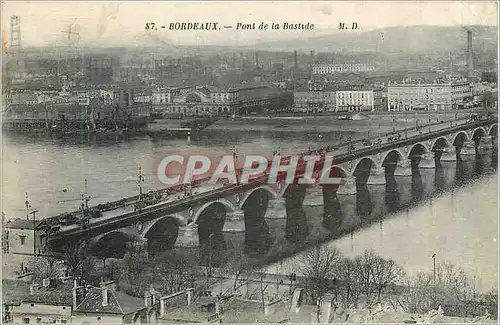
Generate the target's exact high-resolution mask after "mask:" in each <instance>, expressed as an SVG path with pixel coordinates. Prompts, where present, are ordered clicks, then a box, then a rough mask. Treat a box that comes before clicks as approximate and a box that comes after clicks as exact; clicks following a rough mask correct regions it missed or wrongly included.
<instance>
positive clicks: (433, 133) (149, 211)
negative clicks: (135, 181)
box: [49, 119, 497, 240]
mask: <svg viewBox="0 0 500 325" xmlns="http://www.w3.org/2000/svg"><path fill="white" fill-rule="evenodd" d="M496 122H497V120H496V119H481V120H476V121H468V120H465V119H464V120H457V121H453V126H451V127H450V126H449V125H450V124H449V123H450V121H446V122H445V123H434V124H430V125H429V124H427V125H424V126H420V127H418V128H417V127H414V128H412V129H407V130H398V131H397V132H396V133H390V134H385V135H379V134H374V137H377V138H379V139H381V140H382V143H381V144H379V145H363V142H364V141H365V139H360V140H356V141H352V142H351V144H352V145H354V146H356V145H357V144H361V145H362V146H363V147H362V148H359V149H355V150H354V151H352V152H350V151H349V148H348V146H347V145H346V144H339V145H336V146H331V147H328V149H330V154H332V151H333V152H334V153H335V154H334V155H333V157H334V162H335V165H336V164H340V163H343V162H347V161H350V160H353V159H356V158H361V157H364V156H368V155H371V154H373V153H378V152H380V151H387V150H391V149H395V148H399V147H402V146H405V145H409V144H414V143H419V142H422V141H425V140H428V139H432V138H437V137H440V136H443V135H446V134H450V133H454V132H458V131H463V130H468V129H473V128H476V127H481V126H485V125H489V124H493V123H496ZM425 131H427V132H425ZM429 131H430V132H429ZM403 133H405V136H404V138H401V137H399V139H398V140H393V139H394V137H396V136H397V135H402V134H403ZM390 138H392V140H390ZM384 140H385V141H384ZM320 150H321V149H320ZM318 151H319V150H315V151H313V150H311V151H310V152H308V153H301V155H307V154H309V155H314V154H318ZM289 157H290V156H288V157H283V159H284V160H286V158H289ZM238 171H241V169H238ZM301 176H303V175H301V174H299V175H296V178H300V177H301ZM265 184H267V175H262V176H261V177H259V178H257V179H254V180H253V181H251V182H249V183H248V184H230V185H225V186H222V187H219V188H215V189H212V190H209V191H207V192H202V193H198V194H193V195H190V196H185V197H181V198H179V199H177V200H176V201H167V202H160V203H157V204H155V205H152V206H148V207H144V208H142V209H140V210H138V211H133V212H126V213H124V214H120V215H116V216H112V217H110V216H104V217H101V218H95V219H91V220H90V223H89V224H88V225H87V226H86V227H85V228H83V229H82V228H81V227H80V226H79V225H78V224H74V225H69V226H62V227H61V228H60V230H59V231H58V232H57V234H52V235H49V240H55V239H61V238H67V237H71V236H84V235H91V234H92V233H93V232H94V231H96V230H98V229H99V231H98V232H99V233H103V232H107V231H111V230H113V229H117V228H121V227H125V226H129V225H133V224H135V223H136V222H138V221H148V220H152V219H155V218H158V217H159V216H162V215H168V214H172V213H175V212H178V211H182V210H186V209H189V207H190V206H192V205H193V204H194V203H199V202H200V201H201V202H204V201H215V200H217V199H220V198H224V197H228V196H230V195H234V194H236V193H239V192H243V191H246V190H250V189H253V188H256V187H259V186H262V185H265Z"/></svg>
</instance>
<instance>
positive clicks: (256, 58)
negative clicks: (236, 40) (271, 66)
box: [255, 52, 259, 67]
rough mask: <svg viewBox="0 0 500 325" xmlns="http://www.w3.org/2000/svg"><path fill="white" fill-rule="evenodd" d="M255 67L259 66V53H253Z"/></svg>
mask: <svg viewBox="0 0 500 325" xmlns="http://www.w3.org/2000/svg"><path fill="white" fill-rule="evenodd" d="M255 66H256V67H258V66H259V52H255Z"/></svg>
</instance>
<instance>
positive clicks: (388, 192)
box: [385, 174, 399, 213]
mask: <svg viewBox="0 0 500 325" xmlns="http://www.w3.org/2000/svg"><path fill="white" fill-rule="evenodd" d="M385 182H386V184H385V205H386V207H387V212H389V213H394V212H396V211H397V209H398V207H399V191H398V184H397V182H396V178H395V177H394V174H392V175H386V178H385Z"/></svg>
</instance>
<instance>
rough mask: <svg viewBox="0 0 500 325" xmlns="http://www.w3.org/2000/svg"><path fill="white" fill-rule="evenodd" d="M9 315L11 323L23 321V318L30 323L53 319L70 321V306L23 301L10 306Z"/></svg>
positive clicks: (45, 321)
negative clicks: (18, 304) (17, 304)
mask: <svg viewBox="0 0 500 325" xmlns="http://www.w3.org/2000/svg"><path fill="white" fill-rule="evenodd" d="M11 315H12V321H13V323H16V324H22V323H25V318H29V323H30V324H33V323H51V322H53V321H56V322H59V323H60V322H63V323H64V321H66V322H67V323H70V322H71V321H70V318H71V306H58V305H50V304H41V303H30V302H23V303H22V304H21V305H20V306H14V307H13V308H12V310H11ZM37 319H38V320H37Z"/></svg>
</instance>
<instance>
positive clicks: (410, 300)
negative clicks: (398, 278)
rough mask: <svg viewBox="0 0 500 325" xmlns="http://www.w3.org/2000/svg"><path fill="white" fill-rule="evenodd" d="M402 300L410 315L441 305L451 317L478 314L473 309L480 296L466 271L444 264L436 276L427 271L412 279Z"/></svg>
mask: <svg viewBox="0 0 500 325" xmlns="http://www.w3.org/2000/svg"><path fill="white" fill-rule="evenodd" d="M398 299H399V303H400V305H401V306H402V307H403V309H404V310H406V311H407V312H412V313H422V312H427V311H429V310H430V309H435V308H437V307H438V306H439V305H441V306H442V307H443V309H444V310H445V311H446V312H447V314H449V315H454V316H467V314H470V313H475V312H476V311H474V309H475V308H472V309H471V308H469V307H470V305H471V304H473V302H474V301H475V300H477V293H476V292H475V288H474V285H473V282H472V281H471V280H470V278H469V277H468V276H467V274H466V273H465V271H464V270H462V269H461V268H459V267H456V266H454V265H452V264H447V263H443V264H438V265H437V268H436V274H435V277H434V274H433V273H432V272H424V273H419V274H418V275H417V276H415V277H413V278H411V279H409V280H408V281H407V283H406V286H405V288H404V290H403V292H402V294H401V295H400V297H399V298H398ZM473 307H474V306H473Z"/></svg>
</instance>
